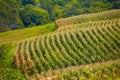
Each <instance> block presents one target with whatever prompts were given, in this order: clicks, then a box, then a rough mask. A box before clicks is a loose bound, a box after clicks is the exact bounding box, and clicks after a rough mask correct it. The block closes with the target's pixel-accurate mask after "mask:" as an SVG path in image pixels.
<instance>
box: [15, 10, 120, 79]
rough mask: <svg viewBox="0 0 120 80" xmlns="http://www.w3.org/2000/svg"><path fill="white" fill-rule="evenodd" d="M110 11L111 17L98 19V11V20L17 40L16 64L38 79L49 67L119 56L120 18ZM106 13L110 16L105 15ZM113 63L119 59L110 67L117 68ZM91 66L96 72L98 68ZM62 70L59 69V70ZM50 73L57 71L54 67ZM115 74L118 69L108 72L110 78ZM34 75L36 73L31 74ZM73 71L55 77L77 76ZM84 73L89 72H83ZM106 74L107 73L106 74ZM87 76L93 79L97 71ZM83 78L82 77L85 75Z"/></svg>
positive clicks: (102, 73) (70, 77)
mask: <svg viewBox="0 0 120 80" xmlns="http://www.w3.org/2000/svg"><path fill="white" fill-rule="evenodd" d="M118 11H119V10H118ZM109 14H111V13H109ZM91 15H92V14H91ZM93 15H94V14H93ZM106 15H107V14H106ZM113 15H114V16H116V17H115V18H114V19H106V20H101V19H102V18H104V16H103V15H102V14H101V15H100V14H99V16H101V17H99V21H94V22H89V21H88V22H86V23H81V24H72V26H70V27H69V26H68V27H66V26H65V27H64V26H63V30H62V28H61V27H60V28H61V29H60V28H58V29H57V30H56V31H55V33H52V34H45V35H40V36H38V37H35V38H31V39H27V40H23V41H20V42H19V44H18V46H17V48H16V51H15V54H14V56H15V65H16V68H17V69H20V70H21V72H22V73H24V74H27V78H29V76H30V78H35V79H39V78H42V76H43V75H44V74H47V72H49V71H53V70H58V69H64V68H68V67H72V66H81V65H86V64H93V63H98V62H106V61H114V60H119V59H120V24H119V23H120V19H119V16H118V17H117V15H116V14H113ZM81 16H82V15H81ZM108 17H111V16H110V15H109V16H108ZM85 19H86V18H85ZM81 20H82V19H81ZM68 21H69V20H68ZM81 25H82V27H81ZM64 28H66V29H64ZM59 29H60V30H59ZM116 64H117V65H120V64H119V61H116V63H115V64H113V65H111V66H110V68H112V69H114V68H115V69H117V70H119V66H118V67H116V66H114V65H116ZM112 66H114V67H112ZM101 67H102V66H101ZM108 68H109V67H108ZM106 69H107V68H106V67H105V70H106ZM95 70H96V72H99V68H98V69H95ZM103 70H104V68H103ZM106 71H108V72H109V71H110V70H109V69H107V70H106ZM85 72H86V70H85ZM63 73H64V72H63ZM63 73H62V72H60V73H59V74H63ZM74 73H76V71H75V72H74ZM54 74H57V71H56V72H55V73H54ZM112 74H115V75H112ZM118 74H119V71H118V72H114V71H113V73H112V72H110V75H111V80H112V79H113V78H118V77H119V76H118ZM31 75H32V76H33V77H31ZM34 75H36V76H37V77H34ZM39 75H40V76H39ZM70 75H71V76H70ZM73 75H74V74H73V73H70V72H68V73H66V74H65V75H64V74H63V75H61V76H56V77H57V78H58V77H61V78H60V80H64V79H67V80H71V79H76V80H77V79H78V78H72V76H73ZM76 75H77V77H80V76H82V74H78V73H77V74H76ZM86 75H89V74H87V73H86ZM94 75H95V74H94ZM101 75H104V72H101ZM110 75H109V76H108V74H107V78H109V77H110ZM44 76H49V75H44ZM51 77H52V75H51ZM75 77H76V76H75ZM57 78H56V79H57ZM87 78H88V77H87ZM89 78H90V79H97V75H96V76H90V77H89ZM80 79H82V78H80ZM83 79H84V80H85V79H86V78H83ZM101 79H102V78H101ZM109 79H110V78H109Z"/></svg>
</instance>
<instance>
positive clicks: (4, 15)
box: [0, 0, 120, 32]
mask: <svg viewBox="0 0 120 80" xmlns="http://www.w3.org/2000/svg"><path fill="white" fill-rule="evenodd" d="M119 8H120V0H0V32H3V31H8V30H14V29H20V28H25V27H31V26H37V25H41V24H45V23H49V22H53V21H54V20H56V19H59V18H64V17H69V16H74V15H80V14H88V13H93V12H101V11H105V10H111V9H119Z"/></svg>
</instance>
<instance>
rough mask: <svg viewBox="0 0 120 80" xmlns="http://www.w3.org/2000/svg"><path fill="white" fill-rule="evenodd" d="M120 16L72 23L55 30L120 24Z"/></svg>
mask: <svg viewBox="0 0 120 80" xmlns="http://www.w3.org/2000/svg"><path fill="white" fill-rule="evenodd" d="M119 22H120V18H116V19H112V20H101V21H95V22H85V23H81V24H74V25H69V26H64V27H59V28H58V29H57V30H56V31H55V32H57V33H58V32H64V31H76V30H80V31H85V30H90V29H94V28H101V27H106V26H107V27H110V26H115V25H120V24H119Z"/></svg>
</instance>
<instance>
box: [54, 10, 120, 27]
mask: <svg viewBox="0 0 120 80" xmlns="http://www.w3.org/2000/svg"><path fill="white" fill-rule="evenodd" d="M115 18H120V9H116V10H108V11H103V12H98V13H91V14H83V15H78V16H72V17H68V18H63V19H57V20H56V21H55V24H56V26H58V27H62V26H67V25H68V26H69V25H74V24H79V23H84V22H92V21H99V20H111V19H115Z"/></svg>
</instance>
